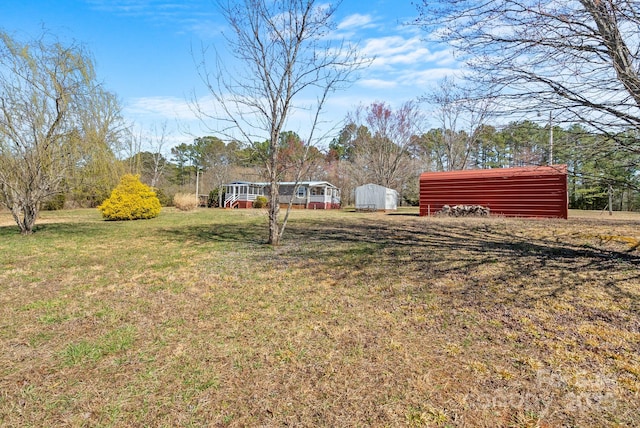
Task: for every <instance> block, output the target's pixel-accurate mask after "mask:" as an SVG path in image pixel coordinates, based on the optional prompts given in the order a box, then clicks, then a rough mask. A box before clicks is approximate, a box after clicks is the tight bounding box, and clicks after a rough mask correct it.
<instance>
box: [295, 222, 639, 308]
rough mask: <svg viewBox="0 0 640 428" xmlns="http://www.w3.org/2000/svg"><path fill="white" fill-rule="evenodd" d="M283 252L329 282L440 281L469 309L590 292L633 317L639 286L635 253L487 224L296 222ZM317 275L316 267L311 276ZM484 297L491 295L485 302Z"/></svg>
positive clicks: (422, 285)
mask: <svg viewBox="0 0 640 428" xmlns="http://www.w3.org/2000/svg"><path fill="white" fill-rule="evenodd" d="M292 242H293V243H295V242H305V244H304V245H301V246H298V245H293V244H292ZM345 243H347V244H348V245H347V246H346V247H345ZM338 244H340V245H338ZM287 245H288V246H291V247H292V249H293V251H292V252H291V253H289V254H288V257H289V258H290V259H291V261H290V262H291V263H295V259H296V258H307V259H309V258H311V259H313V258H316V259H320V260H325V261H326V260H330V261H331V263H332V270H333V272H335V273H336V275H339V274H340V273H341V274H342V275H343V277H345V276H349V275H350V276H355V277H358V276H359V277H360V278H366V279H367V280H368V281H369V282H371V283H378V284H379V283H382V282H385V281H386V282H388V281H406V282H411V283H413V284H414V287H415V288H416V289H417V291H420V290H424V289H427V288H429V287H432V286H433V284H434V283H435V282H437V281H439V280H443V279H445V280H449V281H453V282H457V286H456V287H453V288H452V289H454V290H455V292H456V293H459V294H460V295H466V296H467V299H468V300H469V301H471V300H475V301H476V303H478V302H483V303H485V304H504V303H507V302H510V303H515V304H517V305H522V306H528V305H532V304H533V303H534V302H535V300H538V299H540V298H544V297H559V296H562V295H566V294H575V293H579V292H580V289H581V288H583V287H585V286H596V287H599V288H600V289H602V290H604V291H605V292H606V293H607V294H608V295H610V296H611V298H612V299H613V300H614V301H622V300H625V301H627V302H629V309H631V310H632V311H633V312H635V313H636V314H637V313H639V312H640V301H639V300H640V297H639V296H640V294H639V293H640V290H638V289H637V288H635V289H633V288H632V287H629V285H630V284H634V283H635V284H640V255H638V254H637V252H635V253H628V252H623V251H612V250H604V249H599V248H593V247H584V246H582V244H580V243H571V242H556V241H552V240H549V239H542V238H536V239H528V238H526V237H521V236H520V237H519V236H515V235H514V234H512V233H511V232H510V231H509V230H508V229H502V228H500V227H495V226H494V225H492V224H491V223H471V225H464V224H458V223H448V222H439V223H435V222H429V223H427V222H419V221H409V222H407V223H406V224H400V223H395V222H394V223H384V222H380V221H376V220H375V219H371V220H368V219H366V220H365V221H360V222H358V223H355V222H345V223H342V222H336V221H326V222H323V223H322V224H318V223H310V222H298V223H294V224H291V225H290V227H289V228H288V233H287V237H286V241H285V243H284V246H287ZM363 246H364V247H363ZM334 248H336V249H334ZM284 256H285V257H286V256H287V255H284ZM496 264H500V266H502V268H501V269H500V270H499V271H498V272H495V273H492V274H491V277H490V278H488V279H487V278H486V277H484V278H481V279H478V278H476V277H475V275H476V273H478V272H486V270H487V269H490V268H491V266H492V265H496ZM324 271H326V269H325V268H324V267H321V266H319V267H318V269H317V272H315V273H314V275H318V276H321V275H322V274H323V272H324ZM585 275H586V276H585ZM587 278H588V279H587ZM589 282H592V283H589ZM621 284H624V285H625V286H622V285H621ZM489 289H492V290H494V292H493V293H492V294H491V295H489V296H487V292H488V290H489ZM495 290H500V291H499V292H498V293H496V292H495Z"/></svg>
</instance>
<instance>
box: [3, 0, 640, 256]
mask: <svg viewBox="0 0 640 428" xmlns="http://www.w3.org/2000/svg"><path fill="white" fill-rule="evenodd" d="M338 6H339V3H338V4H335V5H328V4H326V3H318V2H315V1H314V0H304V1H302V0H286V1H282V2H270V1H267V0H237V1H233V2H219V3H218V4H217V7H218V9H219V12H220V14H221V16H222V17H223V18H224V19H225V20H226V22H227V25H228V31H227V33H225V40H226V42H227V45H228V46H227V47H228V48H229V51H230V52H231V54H232V55H234V56H235V58H236V60H237V63H234V64H236V65H234V66H229V65H228V64H230V63H228V62H226V61H225V60H224V59H223V57H222V56H221V55H220V54H219V53H218V51H217V49H213V50H209V49H207V47H203V50H202V59H201V61H196V63H197V65H196V66H197V69H198V72H199V74H200V77H201V79H202V81H203V83H204V84H205V86H206V87H207V89H208V92H209V94H210V95H211V96H212V97H213V99H215V101H216V103H217V106H218V108H217V109H215V110H209V109H207V108H205V107H204V106H201V105H198V103H197V102H195V101H194V102H193V107H194V110H195V111H196V112H198V115H199V117H200V118H201V119H202V121H203V123H208V124H210V125H211V133H210V134H211V135H210V136H203V137H199V138H196V139H194V141H193V143H189V144H186V143H185V144H181V145H178V146H176V147H173V148H172V149H171V154H170V155H169V154H168V153H165V150H163V148H165V147H164V146H165V143H166V141H165V139H164V137H165V135H164V133H163V132H162V131H161V132H160V133H159V134H158V135H159V137H158V138H157V139H156V141H155V143H154V144H151V145H149V144H146V145H145V147H152V148H151V149H150V150H146V151H143V150H141V148H142V146H143V144H142V137H141V136H137V137H136V136H134V135H132V133H131V130H130V129H128V126H126V125H125V122H124V120H123V118H122V116H121V110H120V106H119V104H118V100H117V97H116V96H115V95H114V94H113V93H111V92H109V91H107V90H106V89H105V88H104V87H103V85H102V84H101V83H100V81H99V80H98V79H97V76H96V75H95V72H94V67H93V61H92V59H91V55H90V53H89V52H87V51H86V49H85V48H84V47H83V46H82V45H79V44H75V43H67V44H65V43H62V42H61V41H59V40H57V39H56V38H55V37H54V36H53V35H51V34H48V33H45V34H43V35H41V36H40V37H39V38H37V39H35V40H32V41H27V42H22V41H18V40H15V39H13V38H12V37H11V36H10V35H8V34H7V33H5V32H2V31H0V202H1V203H2V204H3V205H4V206H6V207H7V208H8V209H9V210H10V211H11V214H12V215H13V217H14V219H15V220H16V223H17V224H18V225H19V227H20V230H21V232H22V233H24V234H28V233H31V232H32V230H33V225H34V223H35V219H36V218H37V214H38V210H39V209H40V208H41V207H42V206H45V205H47V204H50V205H51V206H54V205H56V204H59V203H60V200H61V199H62V197H63V196H64V197H65V198H67V200H68V201H70V202H72V203H74V204H77V205H79V206H95V205H97V204H99V203H100V202H101V200H103V199H104V198H106V196H108V192H109V189H111V188H113V187H114V186H115V184H116V183H117V180H118V177H120V176H121V175H122V174H123V173H125V172H133V173H139V174H141V175H142V176H143V177H144V180H145V182H147V183H149V184H150V185H152V186H153V187H154V188H156V189H158V191H159V192H161V193H162V192H165V193H167V194H169V193H170V192H171V191H172V189H173V188H175V187H185V186H192V185H193V182H194V181H195V182H196V183H198V184H200V179H202V180H203V187H202V188H207V186H209V187H210V188H219V187H220V185H221V184H222V183H223V182H225V181H228V180H229V179H236V178H237V179H241V178H244V179H248V180H252V181H253V180H260V181H266V182H268V183H270V186H269V187H270V189H271V190H270V191H271V192H272V193H271V195H270V197H271V199H273V200H275V199H277V196H278V185H277V183H278V182H279V181H283V180H288V181H299V180H303V179H326V180H328V181H331V182H332V183H333V184H335V185H337V186H339V187H341V188H342V191H343V195H344V201H343V202H344V203H346V204H349V203H351V202H352V200H350V198H351V194H352V193H351V191H352V190H353V188H354V187H355V186H357V185H359V184H363V183H367V182H374V183H377V184H381V185H384V186H388V187H392V188H395V189H396V190H398V191H399V192H400V194H401V195H402V199H403V201H405V202H406V203H410V204H413V203H416V201H417V195H418V189H417V186H418V180H417V177H418V175H419V173H420V172H423V171H441V170H442V171H449V170H457V169H468V168H498V167H505V166H521V165H540V164H549V163H566V164H568V166H569V171H570V178H569V179H570V183H569V189H570V195H569V196H570V197H569V199H570V203H571V207H574V208H588V209H602V208H604V206H605V205H606V204H608V203H609V200H611V201H612V204H614V205H615V207H616V208H619V209H633V210H636V209H638V206H639V201H638V193H639V192H638V189H639V183H638V180H639V175H640V173H639V172H638V165H639V162H638V161H639V159H638V156H640V143H639V142H640V139H639V138H638V132H640V76H639V74H638V70H640V66H639V65H640V55H639V52H640V37H638V36H639V32H638V28H640V27H639V24H640V19H639V15H638V13H637V10H639V9H640V7H639V6H640V4H639V3H638V2H636V1H626V2H618V1H615V0H579V1H558V2H551V3H548V4H544V5H543V4H541V3H540V2H537V1H533V0H531V1H530V0H523V1H520V0H518V1H513V0H488V1H486V2H484V3H482V4H481V5H478V4H477V2H473V1H472V0H436V1H429V2H427V1H424V2H420V3H418V4H417V7H418V17H417V18H416V19H415V21H414V22H413V24H415V25H417V26H419V27H420V28H421V29H422V30H423V31H424V32H425V34H426V36H427V38H428V39H429V40H431V41H433V42H440V43H447V44H449V45H450V46H451V47H452V48H453V49H455V50H456V52H457V53H458V57H459V58H461V59H462V60H463V61H464V63H465V67H466V69H465V73H463V75H461V76H459V78H460V79H461V82H462V84H459V83H454V81H453V78H451V79H445V80H444V81H443V82H441V85H440V86H439V87H438V88H436V89H435V90H433V91H432V92H431V93H427V94H425V95H424V96H423V97H421V98H419V99H417V100H413V101H410V102H407V103H405V104H403V105H401V106H396V107H392V106H389V105H387V104H386V103H384V102H376V103H373V104H371V105H369V106H361V107H359V108H357V109H355V111H354V112H352V113H351V114H350V115H349V116H348V117H347V118H346V121H345V126H343V127H342V128H341V129H340V130H339V132H337V135H336V136H327V135H321V134H320V133H319V127H318V124H319V123H321V122H322V117H321V116H322V113H323V110H324V107H325V105H326V101H327V99H328V97H329V96H330V95H331V94H333V93H334V92H335V91H337V90H340V89H344V88H345V87H347V86H348V85H350V84H351V83H353V82H354V81H355V79H356V76H357V72H358V71H359V70H361V69H363V68H364V67H366V66H368V65H369V64H370V63H371V62H372V60H373V58H366V57H363V56H362V55H361V54H360V53H359V51H358V49H357V46H355V45H353V44H350V43H348V42H347V41H345V40H344V39H339V38H332V37H328V35H330V34H333V33H332V31H333V30H334V29H335V28H336V23H335V20H334V18H335V14H336V10H337V7H338ZM211 59H213V61H211ZM229 67H233V69H230V68H229ZM308 91H314V93H315V103H311V104H310V103H309V98H308V97H306V96H305V95H308ZM421 102H426V103H427V104H428V105H429V106H430V107H431V110H430V111H429V112H428V114H429V119H430V122H432V123H433V122H435V123H436V125H435V126H431V128H430V129H427V128H426V127H425V123H427V122H426V121H425V114H424V113H423V112H422V111H421V108H420V106H421V105H422V104H421ZM295 110H297V111H306V112H308V113H309V118H310V120H309V132H308V133H307V134H305V135H297V134H295V133H292V132H289V131H287V126H286V124H287V120H288V119H289V117H290V116H291V114H292V112H293V111H295ZM547 117H548V118H549V119H548V120H546V118H547ZM532 118H538V119H540V120H537V121H536V120H535V119H532ZM545 122H546V125H545ZM332 137H333V138H332ZM327 140H330V143H328V145H327V147H326V148H325V150H321V149H320V148H322V147H324V146H323V142H324V144H326V141H327ZM207 180H208V182H207ZM279 209H280V208H279V207H278V206H277V204H271V205H270V206H269V238H268V243H270V244H273V245H277V244H278V242H279V240H280V238H281V237H282V233H283V232H284V230H285V226H286V222H287V218H288V213H289V210H287V211H286V213H285V216H284V218H283V219H282V218H281V217H280V216H279Z"/></svg>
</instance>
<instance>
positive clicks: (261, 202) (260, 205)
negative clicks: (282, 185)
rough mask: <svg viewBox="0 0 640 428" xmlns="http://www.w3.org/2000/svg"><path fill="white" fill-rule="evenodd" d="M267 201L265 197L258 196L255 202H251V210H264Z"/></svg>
mask: <svg viewBox="0 0 640 428" xmlns="http://www.w3.org/2000/svg"><path fill="white" fill-rule="evenodd" d="M268 202H269V200H268V199H267V198H266V196H258V197H257V198H256V200H255V201H253V208H264V207H266V206H267V203H268Z"/></svg>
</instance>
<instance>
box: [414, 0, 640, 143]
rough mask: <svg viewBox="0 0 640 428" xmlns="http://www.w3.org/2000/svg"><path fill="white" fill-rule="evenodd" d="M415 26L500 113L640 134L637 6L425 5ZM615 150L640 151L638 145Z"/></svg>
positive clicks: (579, 1)
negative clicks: (492, 97)
mask: <svg viewBox="0 0 640 428" xmlns="http://www.w3.org/2000/svg"><path fill="white" fill-rule="evenodd" d="M419 10H420V17H419V18H418V20H417V22H418V23H419V24H420V25H423V26H424V28H425V29H426V30H427V31H428V32H429V34H430V35H431V36H432V37H434V38H436V39H437V40H444V41H446V42H449V43H451V44H452V45H453V46H454V47H455V48H456V49H457V50H458V52H459V53H460V54H461V56H462V58H463V59H465V60H466V62H467V65H468V66H469V67H470V69H471V70H472V71H473V72H474V74H473V75H472V77H473V78H474V79H475V80H476V82H477V83H478V84H479V85H480V86H482V87H483V88H485V89H487V90H491V91H493V93H494V94H499V95H500V96H501V105H502V106H503V107H504V112H505V113H507V114H510V115H512V117H513V114H514V113H516V112H530V113H542V114H543V116H546V113H547V112H549V111H554V118H555V119H556V121H557V122H561V121H566V122H575V121H579V122H582V123H587V124H589V125H590V126H592V127H593V128H595V129H597V130H599V131H600V132H606V133H608V134H609V135H612V136H615V135H619V134H618V133H619V132H620V131H621V130H628V129H630V128H631V129H639V128H640V74H639V70H640V13H639V11H640V2H639V1H634V0H557V1H551V2H540V1H538V0H487V1H483V2H477V1H474V0H437V1H426V0H423V2H422V4H421V6H419ZM616 141H617V143H618V146H617V148H621V149H625V150H630V151H635V152H638V151H640V143H638V140H635V139H617V140H616Z"/></svg>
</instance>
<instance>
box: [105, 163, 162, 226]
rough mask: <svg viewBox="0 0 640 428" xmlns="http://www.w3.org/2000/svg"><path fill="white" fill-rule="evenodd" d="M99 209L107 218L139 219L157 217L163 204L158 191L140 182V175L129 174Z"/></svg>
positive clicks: (121, 180)
mask: <svg viewBox="0 0 640 428" xmlns="http://www.w3.org/2000/svg"><path fill="white" fill-rule="evenodd" d="M98 210H100V212H101V213H102V217H104V218H105V219H106V220H139V219H146V218H154V217H157V216H158V214H160V210H161V206H160V201H159V200H158V197H157V196H156V193H155V192H154V191H153V190H151V188H150V187H149V186H147V185H146V184H143V183H141V182H140V176H139V175H132V174H127V175H125V176H123V177H122V178H121V179H120V184H118V186H117V187H116V188H115V189H113V191H112V192H111V196H110V197H109V198H108V199H107V200H105V201H104V202H103V203H102V204H101V205H100V206H99V207H98Z"/></svg>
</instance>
